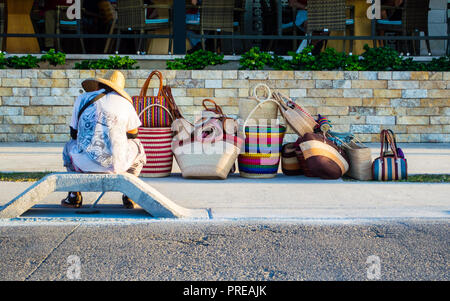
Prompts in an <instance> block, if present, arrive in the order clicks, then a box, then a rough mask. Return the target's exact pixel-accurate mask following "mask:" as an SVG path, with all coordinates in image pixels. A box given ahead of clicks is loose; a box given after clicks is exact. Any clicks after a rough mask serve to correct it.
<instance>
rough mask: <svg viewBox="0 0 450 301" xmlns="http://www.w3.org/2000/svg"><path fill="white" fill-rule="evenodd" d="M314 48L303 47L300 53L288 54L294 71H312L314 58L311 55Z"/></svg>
mask: <svg viewBox="0 0 450 301" xmlns="http://www.w3.org/2000/svg"><path fill="white" fill-rule="evenodd" d="M313 48H314V46H313V45H310V46H307V47H305V48H304V49H303V50H302V51H301V52H299V53H295V52H290V53H289V55H291V56H292V60H291V64H292V66H293V68H294V69H295V70H312V66H313V65H314V64H315V62H316V57H315V56H313V55H312V50H313Z"/></svg>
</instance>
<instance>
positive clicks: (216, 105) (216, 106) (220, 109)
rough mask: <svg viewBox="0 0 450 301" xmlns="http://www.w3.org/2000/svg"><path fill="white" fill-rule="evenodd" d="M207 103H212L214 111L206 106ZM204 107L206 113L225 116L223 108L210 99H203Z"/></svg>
mask: <svg viewBox="0 0 450 301" xmlns="http://www.w3.org/2000/svg"><path fill="white" fill-rule="evenodd" d="M207 102H210V103H212V104H213V105H214V109H211V108H209V107H208V106H207V105H206V103H207ZM202 105H203V107H204V108H205V110H206V111H209V112H214V113H216V114H218V115H223V111H222V108H221V107H220V106H219V105H218V104H217V103H216V102H215V101H214V100H212V99H209V98H206V99H203V102H202Z"/></svg>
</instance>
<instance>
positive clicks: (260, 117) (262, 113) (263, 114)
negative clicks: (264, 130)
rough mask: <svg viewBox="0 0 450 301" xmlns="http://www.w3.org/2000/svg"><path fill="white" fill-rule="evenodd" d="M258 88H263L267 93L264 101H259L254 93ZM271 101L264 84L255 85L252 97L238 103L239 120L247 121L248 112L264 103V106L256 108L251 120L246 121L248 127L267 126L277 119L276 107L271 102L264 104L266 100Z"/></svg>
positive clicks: (268, 89) (269, 92)
mask: <svg viewBox="0 0 450 301" xmlns="http://www.w3.org/2000/svg"><path fill="white" fill-rule="evenodd" d="M259 87H264V88H265V90H266V93H267V96H266V98H265V99H260V98H259V97H258V95H257V93H256V90H257V89H258V88H259ZM269 99H271V91H270V88H269V87H268V86H267V85H265V84H262V83H260V84H257V85H256V86H255V87H254V88H253V93H252V96H251V97H249V98H247V99H242V100H240V101H239V118H240V119H242V120H247V119H248V116H249V115H250V112H252V110H253V109H254V108H255V107H257V106H258V105H260V104H261V103H262V102H264V105H260V106H258V109H257V110H256V111H255V112H254V113H253V114H252V119H251V120H249V121H248V124H249V125H259V124H265V125H266V124H268V123H270V122H271V120H273V119H277V118H278V106H277V104H276V103H273V102H266V100H269Z"/></svg>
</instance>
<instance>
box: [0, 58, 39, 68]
mask: <svg viewBox="0 0 450 301" xmlns="http://www.w3.org/2000/svg"><path fill="white" fill-rule="evenodd" d="M38 63H39V59H38V58H37V57H36V56H33V55H26V56H17V55H15V56H10V57H8V58H7V59H6V65H7V66H8V67H9V68H14V69H32V68H39V65H38Z"/></svg>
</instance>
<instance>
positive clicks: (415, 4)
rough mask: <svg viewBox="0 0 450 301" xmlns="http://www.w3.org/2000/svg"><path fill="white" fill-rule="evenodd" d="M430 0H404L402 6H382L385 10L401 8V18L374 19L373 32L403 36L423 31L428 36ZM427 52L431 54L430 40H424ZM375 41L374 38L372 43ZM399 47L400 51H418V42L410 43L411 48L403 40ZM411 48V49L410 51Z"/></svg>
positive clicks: (416, 52) (414, 52)
mask: <svg viewBox="0 0 450 301" xmlns="http://www.w3.org/2000/svg"><path fill="white" fill-rule="evenodd" d="M429 7H430V0H404V4H403V7H392V6H384V5H383V6H382V7H381V8H382V9H386V10H391V11H392V10H396V9H398V10H401V12H402V19H401V20H399V21H391V20H384V19H382V20H376V21H374V22H373V24H374V26H375V32H377V33H378V32H380V31H386V32H396V33H400V34H401V35H403V36H407V35H416V34H418V33H420V32H424V34H425V36H428V11H429V10H430V8H429ZM425 42H426V45H427V49H428V53H429V54H430V55H431V48H430V40H425ZM376 43H377V42H376V41H375V40H374V45H377V44H376ZM401 44H402V46H401V47H400V48H401V50H402V51H405V52H412V53H413V54H418V53H420V43H410V44H412V49H411V48H410V47H408V46H407V42H406V41H403V43H401ZM410 50H412V51H410Z"/></svg>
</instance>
